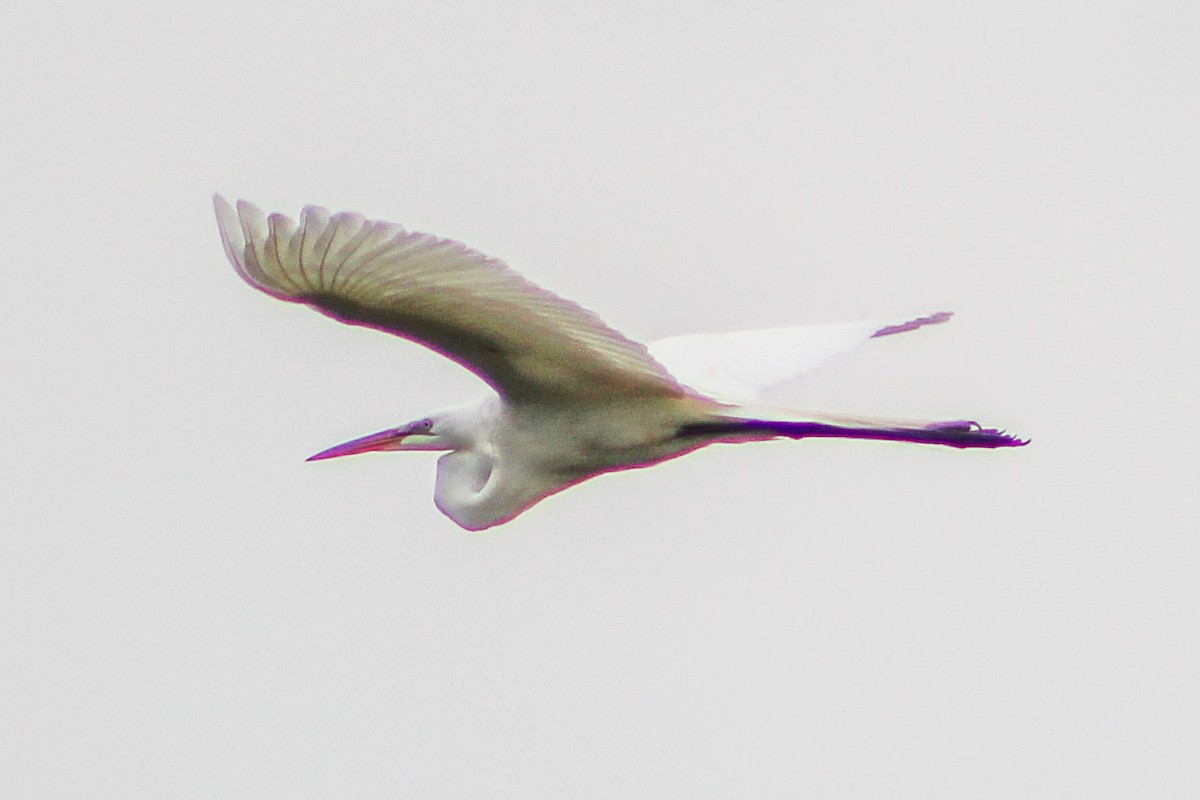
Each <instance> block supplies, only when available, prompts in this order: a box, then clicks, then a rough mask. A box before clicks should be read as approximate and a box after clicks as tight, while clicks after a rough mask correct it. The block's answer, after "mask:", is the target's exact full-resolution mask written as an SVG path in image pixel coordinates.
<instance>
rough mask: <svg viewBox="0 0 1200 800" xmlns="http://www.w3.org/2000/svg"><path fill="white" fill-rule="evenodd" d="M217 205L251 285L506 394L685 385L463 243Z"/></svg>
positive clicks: (321, 215) (379, 225)
mask: <svg viewBox="0 0 1200 800" xmlns="http://www.w3.org/2000/svg"><path fill="white" fill-rule="evenodd" d="M213 203H214V205H215V206H216V212H217V223H218V225H219V226H220V228H221V239H222V241H223V242H224V244H225V252H226V253H227V254H228V256H229V260H230V261H231V262H232V263H233V266H234V268H236V269H237V271H238V273H239V274H240V275H241V276H242V277H243V278H244V279H245V280H246V281H247V282H248V283H249V284H250V285H252V286H254V287H256V288H258V289H261V290H262V291H264V292H266V293H267V294H270V295H272V296H274V297H278V298H279V299H280V300H287V301H290V302H296V303H305V304H307V305H309V306H312V307H313V308H315V309H317V310H318V311H320V312H322V313H324V314H327V315H329V316H331V317H334V318H335V319H339V320H341V321H343V322H347V323H350V324H352V325H364V326H367V327H371V328H376V329H379V330H383V331H387V332H388V333H393V334H396V335H397V336H402V337H404V338H406V339H410V340H412V341H414V342H418V343H420V344H423V345H425V346H427V347H430V348H432V349H433V350H436V351H438V352H440V353H442V354H443V355H445V356H448V357H449V358H452V359H454V360H455V361H457V362H458V363H460V364H462V365H463V366H464V367H466V368H467V369H469V370H471V371H472V372H474V373H475V374H476V375H478V376H479V377H480V378H482V379H483V380H484V381H486V382H487V383H488V384H490V385H491V386H492V388H494V389H495V390H496V391H497V392H499V393H500V394H502V395H504V396H505V397H507V398H509V399H510V400H513V401H522V400H544V399H552V398H574V399H581V400H582V399H603V398H606V397H613V396H647V395H664V396H677V395H680V394H683V391H684V390H683V389H682V387H680V386H679V384H678V383H676V382H675V380H674V379H673V378H672V377H671V376H670V375H669V374H668V373H667V372H666V370H664V369H663V368H662V367H661V366H660V365H659V364H658V363H657V362H655V361H654V359H653V358H651V357H650V355H649V353H648V352H647V351H646V348H645V347H644V346H643V345H640V344H637V343H636V342H633V341H631V340H629V339H626V338H625V337H624V336H622V335H621V334H620V333H618V332H617V331H615V330H613V329H612V328H610V327H608V326H607V325H605V324H604V323H603V322H601V320H600V318H599V317H597V316H596V315H595V314H593V313H591V312H590V311H586V310H584V309H583V308H581V307H580V306H578V305H576V304H574V303H572V302H570V301H568V300H564V299H563V298H561V297H558V296H557V295H554V294H551V293H550V292H547V291H545V290H543V289H540V288H538V287H537V286H535V285H534V284H532V283H530V282H529V281H527V280H525V279H524V278H522V277H521V276H520V275H518V274H517V273H516V272H514V271H513V270H511V269H509V268H508V267H507V266H505V265H504V264H503V263H502V262H500V261H498V260H497V259H494V258H489V257H488V256H485V255H483V254H482V253H478V252H476V251H474V250H471V249H469V248H467V247H465V246H463V245H461V244H459V243H457V242H453V241H450V240H448V239H439V238H437V237H434V236H430V235H428V234H423V233H413V232H410V231H407V230H405V229H404V228H403V227H401V226H400V225H395V224H393V223H388V222H374V221H371V220H368V219H366V218H364V217H362V216H361V215H359V214H346V213H342V214H333V215H332V216H331V215H330V214H329V212H327V211H325V210H324V209H322V208H317V207H315V206H308V207H306V208H305V209H304V211H303V212H302V213H301V215H300V222H299V224H297V223H296V222H295V221H294V220H292V219H290V218H289V217H286V216H283V215H282V214H272V215H271V216H270V217H266V216H264V214H263V213H262V212H261V211H260V210H259V209H258V208H256V207H254V206H253V205H251V204H249V203H246V202H244V201H241V202H239V203H238V206H237V211H236V212H235V211H234V209H233V208H232V207H231V206H230V205H229V203H227V202H226V201H225V199H224V198H223V197H221V196H219V195H217V196H215V197H214V198H213Z"/></svg>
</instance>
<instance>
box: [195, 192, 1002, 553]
mask: <svg viewBox="0 0 1200 800" xmlns="http://www.w3.org/2000/svg"><path fill="white" fill-rule="evenodd" d="M213 201H214V204H215V206H216V212H217V223H218V225H219V227H220V230H221V239H222V241H223V242H224V245H225V252H226V253H227V254H228V256H229V260H230V261H231V262H232V263H233V266H234V268H235V269H236V270H237V271H238V273H239V274H240V275H241V276H242V277H243V278H244V279H245V280H246V281H247V282H248V283H249V284H250V285H251V286H254V287H255V288H257V289H261V290H262V291H264V292H266V293H267V294H270V295H272V296H274V297H278V298H279V299H281V300H287V301H290V302H296V303H304V304H306V305H309V306H312V307H313V308H315V309H316V310H318V311H320V312H322V313H323V314H327V315H329V316H331V317H333V318H335V319H338V320H341V321H342V322H346V323H349V324H351V325H363V326H366V327H370V328H375V329H377V330H381V331H386V332H387V333H392V334H395V335H397V336H401V337H403V338H405V339H410V340H412V341H414V342H418V343H420V344H423V345H425V346H426V347H429V348H432V349H433V350H436V351H437V352H439V353H442V354H443V355H445V356H447V357H449V358H452V359H454V360H455V361H457V362H458V363H460V364H462V365H463V366H464V367H466V368H467V369H469V370H471V371H472V372H474V373H475V374H476V375H478V376H479V377H480V378H481V379H483V381H484V382H485V383H487V384H488V385H489V386H491V388H492V389H494V390H495V395H493V396H490V397H488V398H487V399H485V400H484V401H482V402H480V403H477V404H473V405H469V406H463V407H459V408H453V409H449V410H446V411H441V412H437V413H433V414H430V415H428V416H424V417H421V418H419V419H417V420H415V421H413V422H409V423H407V424H405V425H401V426H399V427H396V428H391V429H389V430H386V431H381V432H380V433H376V434H372V435H370V436H365V437H363V438H361V439H355V440H354V441H351V442H346V443H345V444H340V445H338V446H336V447H333V448H330V449H328V450H325V451H323V452H321V453H317V454H316V455H314V456H312V458H310V459H309V460H310V461H316V460H320V459H326V458H334V457H336V456H346V455H351V454H355V453H365V452H368V451H378V450H436V451H448V452H446V453H445V454H444V455H443V456H441V457H440V458H439V459H438V465H437V482H436V485H435V488H434V502H435V503H436V504H437V507H438V508H439V509H441V511H442V513H444V514H445V515H446V516H448V517H450V518H451V519H452V520H454V521H455V522H456V523H458V524H459V525H461V526H462V527H463V528H466V529H467V530H473V531H476V530H482V529H484V528H489V527H492V526H493V525H499V524H501V523H504V522H507V521H508V520H511V519H512V518H513V517H515V516H516V515H518V514H520V513H521V512H522V511H524V510H525V509H527V508H529V507H530V506H531V505H533V504H534V503H536V502H538V501H539V500H541V499H542V498H544V497H547V496H549V495H551V494H553V493H555V492H558V491H561V490H562V489H565V488H567V487H569V486H572V485H574V484H576V483H579V482H580V481H582V480H585V479H586V478H589V477H592V476H593V475H598V474H601V473H604V472H610V471H613V470H621V469H629V468H633V467H645V466H650V465H651V464H656V463H658V462H660V461H664V460H666V459H669V458H675V457H676V456H680V455H683V454H684V453H688V452H691V451H692V450H696V449H697V448H700V447H704V446H705V445H709V444H713V443H716V442H748V441H760V440H765V439H772V438H776V437H787V438H792V439H802V438H808V437H841V438H849V439H884V440H892V441H901V442H919V443H924V444H940V445H949V446H951V447H959V448H963V447H989V448H991V447H1012V446H1019V445H1023V444H1026V442H1024V441H1021V440H1019V439H1016V438H1014V437H1012V436H1009V435H1007V434H1005V433H1003V432H1001V431H997V430H992V429H987V428H982V427H980V426H979V425H978V424H976V423H974V422H965V421H955V422H935V423H928V424H923V423H912V422H887V421H881V420H861V419H850V418H837V417H827V416H812V415H807V414H800V413H799V412H792V413H783V412H779V411H764V410H763V409H762V407H758V408H757V409H756V408H755V407H753V406H752V405H751V402H752V401H753V399H754V398H755V397H756V396H757V394H758V393H759V392H760V391H761V390H762V389H764V388H766V387H767V386H770V385H772V384H775V383H778V382H779V381H781V380H786V379H788V378H790V377H792V376H794V375H797V374H799V373H801V372H804V371H806V370H808V369H811V368H813V367H815V366H816V365H818V364H820V363H822V362H824V361H825V360H827V359H828V358H830V357H832V356H833V355H836V354H838V353H841V352H844V351H846V350H848V349H850V348H852V347H854V346H856V345H858V344H860V343H861V342H864V341H866V340H867V339H870V338H877V337H881V336H887V335H889V334H893V333H901V332H904V331H909V330H914V329H916V328H919V327H921V326H923V325H929V324H933V323H940V322H945V321H946V320H947V319H949V317H950V315H949V314H947V313H938V314H933V315H930V316H927V317H921V318H919V319H915V320H912V321H909V322H905V323H901V324H898V325H883V324H879V323H877V322H863V323H850V324H843V325H821V326H810V327H799V328H776V329H772V330H761V331H743V332H740V333H731V334H715V335H699V336H682V337H674V338H670V339H664V340H661V341H658V342H654V343H652V344H650V345H649V346H648V347H647V346H643V345H641V344H638V343H636V342H634V341H632V340H630V339H627V338H625V337H624V336H622V335H621V334H620V333H618V332H617V331H615V330H613V329H612V328H610V327H608V326H607V325H605V324H604V323H603V322H601V320H600V319H599V318H598V317H597V316H596V315H595V314H592V313H591V312H590V311H586V310H584V309H583V308H581V307H579V306H578V305H576V304H574V303H572V302H570V301H567V300H564V299H562V298H560V297H558V296H556V295H554V294H551V293H550V292H547V291H544V290H543V289H540V288H538V287H537V286H535V285H533V284H532V283H530V282H529V281H527V280H525V279H524V278H522V277H521V276H520V275H518V274H517V273H516V272H514V271H513V270H511V269H509V268H508V267H507V266H505V265H504V264H503V263H501V262H500V261H498V260H496V259H494V258H490V257H488V256H485V255H483V254H482V253H478V252H476V251H474V250H471V249H469V248H467V247H465V246H463V245H461V244H458V243H457V242H453V241H450V240H447V239H439V238H437V237H434V236H430V235H428V234H423V233H414V232H410V231H407V230H405V229H404V228H403V227H401V226H400V225H396V224H393V223H388V222H376V221H371V220H368V219H366V218H364V217H363V216H361V215H359V214H350V213H341V214H333V215H330V214H329V212H328V211H326V210H325V209H322V208H318V207H315V206H308V207H306V208H305V209H304V210H303V211H302V212H301V214H300V222H299V223H298V224H297V222H296V221H295V220H292V219H290V218H289V217H286V216H284V215H282V214H272V215H270V216H269V217H267V216H265V215H264V214H263V213H262V211H260V210H259V209H258V208H256V207H254V206H253V205H251V204H249V203H246V202H244V201H241V202H239V203H238V205H237V210H236V211H234V209H233V208H232V207H231V206H230V205H229V203H228V202H226V201H225V199H224V198H222V197H221V196H219V195H217V196H215V197H214V198H213Z"/></svg>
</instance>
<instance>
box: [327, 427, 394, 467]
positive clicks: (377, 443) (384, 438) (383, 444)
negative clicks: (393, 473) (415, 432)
mask: <svg viewBox="0 0 1200 800" xmlns="http://www.w3.org/2000/svg"><path fill="white" fill-rule="evenodd" d="M410 433H411V432H410V431H409V430H408V428H407V427H405V428H391V429H389V430H386V431H380V432H379V433H372V434H370V435H369V436H363V437H361V438H359V439H354V440H353V441H349V442H344V443H342V444H339V445H336V446H334V447H331V448H329V449H328V450H322V451H321V452H319V453H317V454H316V455H315V456H309V457H308V458H306V459H305V460H306V461H324V460H325V459H327V458H339V457H341V456H353V455H357V454H358V453H370V452H371V451H373V450H395V449H397V447H398V446H399V445H400V443H401V442H403V441H404V438H405V437H406V436H408V435H409V434H410Z"/></svg>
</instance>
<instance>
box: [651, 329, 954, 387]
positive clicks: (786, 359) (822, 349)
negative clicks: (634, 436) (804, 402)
mask: <svg viewBox="0 0 1200 800" xmlns="http://www.w3.org/2000/svg"><path fill="white" fill-rule="evenodd" d="M950 316H951V315H950V314H948V313H945V312H941V313H938V314H931V315H929V316H924V317H918V318H916V319H912V320H909V321H907V322H903V323H900V324H896V325H887V324H885V323H883V322H880V321H878V320H871V321H865V322H843V323H835V324H832V325H803V326H799V327H793V328H768V329H764V330H752V331H737V332H734V333H701V334H692V335H687V336H672V337H669V338H667V339H659V340H657V341H654V342H650V343H649V345H648V347H649V349H650V353H651V354H652V355H653V356H654V358H655V359H657V360H658V362H659V363H660V364H662V365H663V366H665V367H666V368H667V369H668V370H670V371H671V374H672V375H674V376H675V378H676V380H678V381H679V382H680V383H682V384H684V385H685V386H687V387H688V388H690V389H692V390H693V391H696V392H699V393H701V394H705V395H707V396H709V397H712V398H714V399H718V400H723V401H726V402H732V403H743V402H747V401H754V400H757V399H758V398H759V397H760V396H761V395H762V392H764V391H765V390H767V389H769V388H771V387H772V386H775V385H777V384H780V383H783V382H785V381H788V380H791V379H793V378H796V377H799V376H800V375H803V374H804V373H806V372H809V371H810V370H813V369H816V368H817V367H819V366H821V365H822V364H824V363H825V362H827V361H829V360H830V359H832V358H834V357H835V356H838V355H840V354H842V353H845V352H848V351H850V350H853V349H854V348H855V347H858V346H859V345H861V344H863V343H864V342H866V341H868V340H869V339H872V338H876V337H879V336H889V335H891V334H894V333H903V332H906V331H911V330H916V329H917V328H920V327H923V326H925V325H934V324H938V323H942V322H945V321H946V320H948V319H950Z"/></svg>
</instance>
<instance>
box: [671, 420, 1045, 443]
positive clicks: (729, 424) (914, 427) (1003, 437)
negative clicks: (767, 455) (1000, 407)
mask: <svg viewBox="0 0 1200 800" xmlns="http://www.w3.org/2000/svg"><path fill="white" fill-rule="evenodd" d="M679 435H680V436H685V437H686V436H702V437H710V438H716V439H725V440H726V441H745V440H747V439H759V438H772V437H776V436H783V437H787V438H789V439H809V438H836V439H874V440H876V441H888V442H913V443H916V444H940V445H945V446H947V447H958V448H967V447H986V448H994V447H1022V446H1024V445H1027V444H1029V440H1028V439H1019V438H1017V437H1016V436H1012V435H1011V434H1008V433H1005V432H1004V431H1002V430H996V429H994V428H984V427H983V426H981V425H980V424H979V423H977V422H971V421H968V420H955V421H952V422H929V423H920V422H894V421H885V420H868V419H850V418H845V419H840V418H824V419H769V418H762V419H760V418H754V417H742V416H736V417H732V416H731V417H714V418H712V419H709V420H704V421H699V422H692V423H688V424H686V425H684V426H682V427H681V428H680V430H679Z"/></svg>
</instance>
